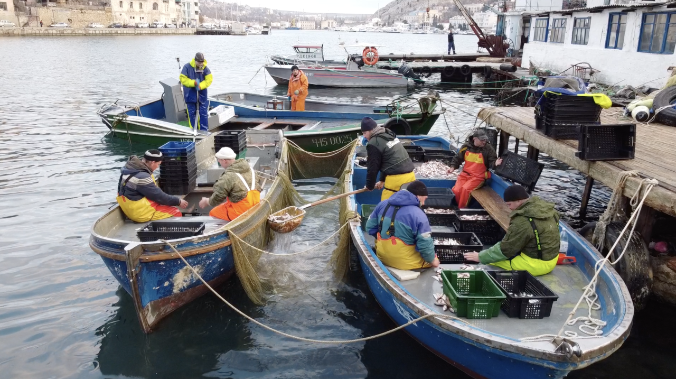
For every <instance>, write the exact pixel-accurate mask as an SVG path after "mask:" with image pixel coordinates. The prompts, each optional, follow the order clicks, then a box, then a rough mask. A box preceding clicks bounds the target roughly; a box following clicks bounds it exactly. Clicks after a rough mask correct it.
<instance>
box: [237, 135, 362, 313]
mask: <svg viewBox="0 0 676 379" xmlns="http://www.w3.org/2000/svg"><path fill="white" fill-rule="evenodd" d="M355 146H356V141H355V142H354V143H351V144H349V145H347V146H345V147H343V148H341V149H339V150H336V151H333V152H328V153H311V152H307V151H305V150H303V149H302V148H300V147H299V146H298V145H296V144H294V143H293V142H290V141H288V140H284V141H283V146H282V150H281V155H280V164H279V166H278V172H277V175H276V178H275V180H274V182H273V183H272V185H271V186H270V188H269V189H268V192H267V194H266V195H265V197H264V198H262V199H261V202H260V204H258V205H256V206H255V207H253V208H251V209H250V210H248V211H247V212H246V213H244V214H243V215H241V216H240V217H238V218H236V219H235V220H234V221H232V222H230V223H228V224H227V225H226V226H225V227H224V228H225V229H226V230H227V231H228V234H229V238H230V241H231V246H232V251H233V256H234V261H235V270H236V272H237V276H238V277H239V279H240V282H241V283H242V287H243V288H244V291H245V292H246V294H247V296H248V297H249V299H250V300H251V301H252V302H254V303H256V304H264V303H265V301H266V296H267V295H270V294H274V295H277V296H284V295H285V294H289V293H297V292H298V290H299V289H302V288H300V287H302V286H303V285H304V283H305V282H311V279H312V277H313V276H325V275H326V272H327V271H333V277H334V278H336V279H342V278H343V277H344V275H345V273H346V272H347V267H348V264H349V244H350V236H349V228H348V226H347V220H349V219H350V218H351V217H354V216H355V215H354V212H349V211H348V210H347V202H346V201H345V200H344V199H343V200H342V201H341V204H340V207H339V210H338V220H339V223H340V225H339V227H338V228H337V229H338V230H335V228H334V230H332V231H331V232H329V233H327V232H326V231H324V230H323V229H325V228H326V227H329V226H331V225H333V224H335V214H331V212H334V213H335V206H334V207H333V211H331V210H330V209H329V208H328V207H327V208H322V209H320V210H319V211H315V213H317V214H318V215H320V216H322V217H326V218H327V222H325V223H321V224H320V227H317V228H306V229H303V233H304V234H302V235H299V233H298V232H297V233H290V234H276V233H275V232H273V231H271V230H270V229H269V228H268V226H267V218H268V216H269V215H270V214H272V213H274V212H276V211H278V210H280V209H283V208H286V207H288V206H291V205H296V206H299V205H303V204H307V203H309V201H308V200H306V199H304V198H303V197H302V196H301V195H300V194H299V193H298V191H297V190H296V188H295V187H294V184H293V182H292V180H302V179H315V178H334V179H338V180H337V181H335V184H334V185H333V186H332V187H331V188H330V189H329V190H328V191H327V192H326V193H325V194H324V196H322V198H326V197H329V196H335V195H338V194H340V193H343V192H344V191H345V189H346V188H345V185H346V184H345V183H346V179H348V178H349V173H350V171H351V157H352V155H353V154H354V149H355ZM327 180H328V179H327ZM327 204H330V203H327ZM313 208H314V207H313ZM313 208H309V209H313ZM331 217H333V220H330V218H331ZM331 221H333V223H332V222H331ZM315 229H316V230H315ZM273 239H274V240H275V244H274V249H273V251H266V250H265V249H266V248H267V247H268V245H269V244H270V242H271V241H272V240H273ZM332 246H336V247H335V248H334V249H333V251H332V252H329V250H330V249H331V247H332ZM292 247H293V249H292ZM292 250H297V251H294V252H293V253H288V252H289V251H292ZM329 253H330V254H331V259H330V260H329V265H328V267H322V268H317V267H312V266H313V265H312V263H307V262H312V258H313V255H317V254H329ZM308 279H309V280H308Z"/></svg>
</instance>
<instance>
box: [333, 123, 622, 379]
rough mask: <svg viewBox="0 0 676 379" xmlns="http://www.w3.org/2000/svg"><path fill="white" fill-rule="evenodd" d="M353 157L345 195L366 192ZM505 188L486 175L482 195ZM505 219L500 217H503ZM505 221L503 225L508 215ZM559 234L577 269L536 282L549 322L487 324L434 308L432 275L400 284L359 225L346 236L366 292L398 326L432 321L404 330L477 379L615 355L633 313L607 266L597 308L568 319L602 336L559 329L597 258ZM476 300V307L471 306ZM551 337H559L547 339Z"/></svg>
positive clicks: (549, 370)
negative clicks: (590, 321) (546, 294)
mask: <svg viewBox="0 0 676 379" xmlns="http://www.w3.org/2000/svg"><path fill="white" fill-rule="evenodd" d="M400 140H401V141H402V143H404V144H409V143H410V144H412V145H417V146H423V147H432V148H437V149H447V150H450V149H454V148H453V147H452V146H451V145H450V142H449V141H447V140H445V139H443V138H441V137H426V136H406V137H401V138H400ZM358 154H359V153H356V154H355V156H354V157H353V171H352V175H351V176H350V177H349V178H348V179H346V183H345V184H346V185H345V189H346V190H352V189H357V188H363V187H364V185H365V181H366V168H365V167H362V166H360V165H359V164H358V160H357V155H358ZM418 164H419V163H415V165H418ZM421 180H422V181H423V182H425V183H426V184H427V186H428V188H429V187H442V188H451V187H452V186H453V184H454V182H455V181H454V180H448V179H421ZM509 185H510V183H508V182H507V181H506V180H503V179H502V178H501V177H499V176H498V175H493V177H492V179H491V180H489V181H488V182H487V184H486V186H485V187H484V188H485V192H486V193H491V194H493V195H494V196H495V198H501V196H502V194H503V193H504V190H505V188H506V187H507V186H509ZM477 196H478V195H477ZM379 200H380V191H372V192H365V193H361V194H358V195H353V196H351V197H349V200H348V207H349V208H350V209H351V210H355V211H357V212H359V213H360V214H362V206H363V205H368V204H371V205H372V204H377V203H378V202H379ZM496 204H497V203H496ZM478 206H480V205H478ZM503 206H504V204H503ZM503 212H504V210H503ZM507 214H508V213H506V212H504V215H507ZM491 215H493V213H491ZM505 218H506V219H507V220H508V217H507V216H505ZM503 227H504V226H503ZM560 228H561V230H562V231H564V232H565V233H566V234H567V236H568V244H569V247H568V252H567V255H568V256H572V257H573V258H574V259H575V260H576V263H574V264H570V265H559V266H557V267H556V268H555V269H554V271H553V272H552V273H550V274H547V275H543V276H539V277H538V278H537V279H538V280H539V281H540V282H541V283H543V284H545V285H546V286H547V287H549V288H550V289H552V291H553V292H555V294H556V295H558V300H557V301H555V302H554V303H553V306H552V309H551V314H550V316H549V317H544V318H542V319H520V318H509V317H507V315H506V314H505V313H503V312H500V314H498V315H497V317H493V318H490V319H467V318H464V317H457V316H454V314H453V313H450V312H448V311H443V309H442V308H441V307H439V306H437V305H435V301H436V299H435V297H434V293H442V292H443V290H442V284H441V283H439V282H437V281H436V280H434V279H433V276H434V275H435V274H436V273H435V270H433V269H428V270H424V271H422V272H421V273H420V275H419V276H418V277H417V278H416V279H412V280H399V279H397V278H396V277H395V276H394V275H393V273H392V271H390V269H389V268H388V267H386V266H385V265H383V263H382V262H381V261H380V259H378V257H377V256H376V254H375V251H374V250H375V248H374V246H375V240H374V238H373V237H371V236H369V235H368V234H367V233H365V232H364V231H363V230H362V226H361V225H360V223H359V221H353V222H351V225H350V233H351V236H352V241H353V242H354V245H355V246H356V251H357V253H358V260H359V267H360V269H361V270H362V272H363V274H364V277H365V278H366V282H367V284H368V286H369V288H370V289H371V292H372V293H373V295H374V297H375V298H376V300H377V301H378V303H379V304H380V306H381V307H382V308H383V309H384V310H385V312H386V313H387V314H388V316H389V317H390V318H391V319H392V320H393V321H394V322H395V323H396V324H397V325H402V324H405V323H407V322H409V321H412V320H414V319H416V318H418V317H421V316H425V315H433V316H432V317H429V318H427V319H424V320H422V321H418V322H415V323H414V324H412V325H410V326H408V327H406V328H405V329H404V330H405V331H406V332H407V333H408V334H409V335H410V336H411V337H413V338H414V339H416V340H417V341H418V342H420V343H421V344H422V345H423V346H424V347H426V348H427V349H429V350H430V351H431V352H433V353H434V354H436V355H438V356H439V357H441V358H442V359H444V360H446V361H448V362H449V363H451V364H453V365H454V366H456V367H458V368H460V369H461V370H463V371H464V372H466V373H467V374H469V375H470V376H472V377H476V378H563V377H565V376H566V375H567V374H568V373H570V372H571V371H573V370H577V369H581V368H584V367H587V366H589V365H591V364H593V363H595V362H598V361H600V360H602V359H604V358H606V357H608V356H609V355H610V354H612V353H613V352H614V351H616V350H617V349H619V347H620V346H621V345H622V343H623V342H624V341H625V339H626V338H627V336H628V335H629V332H630V329H631V324H632V318H633V314H634V307H633V304H632V301H631V297H630V294H629V292H628V290H627V287H626V286H625V284H624V282H623V281H622V279H621V278H620V276H619V274H618V273H617V272H616V271H615V270H614V269H613V268H612V267H610V265H609V264H608V265H605V266H603V268H602V269H601V271H600V273H599V276H598V281H597V283H596V287H595V295H597V296H598V299H597V302H598V304H600V309H598V310H593V311H591V312H590V313H588V312H589V311H588V308H586V304H587V303H585V302H584V301H582V303H583V304H584V306H583V307H582V308H580V309H579V310H578V311H577V313H576V314H575V317H578V316H588V315H592V316H593V317H594V318H597V319H599V320H602V322H605V326H602V327H601V328H600V329H599V330H600V333H601V334H599V335H595V336H589V335H587V334H585V333H582V330H583V329H584V328H579V326H580V324H584V322H577V323H574V324H573V325H566V326H565V328H564V323H565V322H566V320H567V318H568V316H569V313H570V312H571V310H572V309H573V308H574V306H575V304H576V303H577V302H578V300H579V299H580V297H581V296H582V293H583V287H585V286H587V285H589V283H590V280H591V279H592V277H593V276H594V267H595V264H596V262H599V261H600V260H601V259H602V258H603V257H602V256H601V254H600V253H599V252H598V251H597V250H596V249H595V248H594V247H593V246H592V245H591V244H590V243H589V242H588V241H587V240H585V239H584V238H582V237H581V236H580V235H579V234H578V233H577V232H576V231H575V230H574V229H573V228H571V227H570V226H569V225H567V224H566V223H565V222H561V223H560ZM439 231H441V232H444V231H453V229H452V228H451V227H440V226H434V227H433V228H432V232H433V233H434V232H439ZM478 250H479V249H478ZM474 265H475V266H476V267H480V268H481V269H484V270H487V271H491V270H500V269H499V268H497V267H493V266H481V265H479V264H474ZM460 266H461V265H460V264H442V265H441V267H442V268H443V270H459V268H460ZM476 267H475V268H476ZM483 301H484V300H478V303H481V302H483ZM436 315H439V316H441V317H444V318H441V317H435V316H436ZM442 315H443V316H442ZM559 330H565V333H564V334H560V332H559ZM571 332H575V333H576V335H578V336H584V337H582V338H578V337H571V336H569V335H568V334H567V333H571ZM557 333H558V334H557ZM557 335H560V336H561V337H560V338H557V339H554V337H555V336H557ZM531 337H534V338H531ZM585 337H586V338H585Z"/></svg>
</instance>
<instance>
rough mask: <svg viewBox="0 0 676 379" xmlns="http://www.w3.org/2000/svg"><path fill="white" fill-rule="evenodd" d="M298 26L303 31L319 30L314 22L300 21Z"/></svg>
mask: <svg viewBox="0 0 676 379" xmlns="http://www.w3.org/2000/svg"><path fill="white" fill-rule="evenodd" d="M296 26H297V27H299V28H301V29H303V30H315V29H317V23H316V22H314V21H298V22H297V23H296Z"/></svg>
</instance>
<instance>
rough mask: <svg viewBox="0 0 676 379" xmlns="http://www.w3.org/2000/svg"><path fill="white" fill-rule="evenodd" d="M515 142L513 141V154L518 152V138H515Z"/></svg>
mask: <svg viewBox="0 0 676 379" xmlns="http://www.w3.org/2000/svg"><path fill="white" fill-rule="evenodd" d="M515 140H516V142H514V154H519V139H518V138H515Z"/></svg>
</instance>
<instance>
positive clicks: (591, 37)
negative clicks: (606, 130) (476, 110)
mask: <svg viewBox="0 0 676 379" xmlns="http://www.w3.org/2000/svg"><path fill="white" fill-rule="evenodd" d="M601 1H603V0H590V3H591V4H590V5H595V4H597V2H601ZM674 4H676V2H673V1H672V2H669V3H652V2H651V3H647V2H646V3H640V4H635V5H606V6H603V5H601V6H596V7H595V8H593V9H590V8H587V9H576V10H563V11H553V12H547V13H544V14H543V13H539V14H537V15H532V16H531V17H530V26H529V29H528V32H529V37H528V43H526V44H525V45H524V50H523V61H522V66H524V67H529V66H531V65H534V66H536V67H540V68H547V69H551V70H554V71H559V72H563V71H564V70H568V73H572V72H571V70H569V69H570V67H571V65H574V64H576V63H579V62H588V63H589V64H590V65H591V66H592V67H593V68H594V69H596V70H599V72H598V73H596V74H595V75H594V78H595V79H596V80H597V81H598V82H601V83H606V84H615V83H621V84H622V85H632V86H640V85H643V84H645V83H650V85H651V86H654V87H659V86H662V85H664V83H665V82H666V76H668V73H667V68H668V67H670V66H672V65H674V63H675V62H676V59H675V57H674V50H675V47H676V9H674V8H668V6H673V5H674ZM671 17H674V19H673V21H674V23H671V21H672V19H671Z"/></svg>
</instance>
